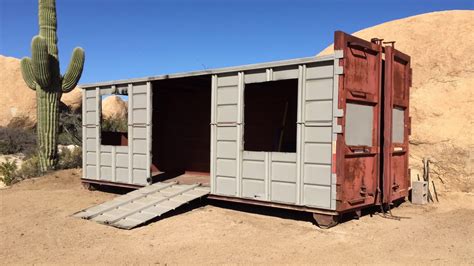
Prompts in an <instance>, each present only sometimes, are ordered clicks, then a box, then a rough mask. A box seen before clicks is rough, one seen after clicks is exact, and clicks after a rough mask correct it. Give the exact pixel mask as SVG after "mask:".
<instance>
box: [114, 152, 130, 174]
mask: <svg viewBox="0 0 474 266" xmlns="http://www.w3.org/2000/svg"><path fill="white" fill-rule="evenodd" d="M115 157H116V159H115V164H116V166H117V167H124V168H125V167H128V153H127V154H121V153H117V155H116V156H115ZM127 176H128V173H127Z"/></svg>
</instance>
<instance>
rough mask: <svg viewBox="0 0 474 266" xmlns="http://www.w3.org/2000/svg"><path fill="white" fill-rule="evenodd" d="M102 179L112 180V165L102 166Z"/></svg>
mask: <svg viewBox="0 0 474 266" xmlns="http://www.w3.org/2000/svg"><path fill="white" fill-rule="evenodd" d="M100 180H107V181H112V167H110V166H101V167H100Z"/></svg>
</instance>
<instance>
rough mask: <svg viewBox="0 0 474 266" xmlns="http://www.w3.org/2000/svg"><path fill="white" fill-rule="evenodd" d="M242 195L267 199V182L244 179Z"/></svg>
mask: <svg viewBox="0 0 474 266" xmlns="http://www.w3.org/2000/svg"><path fill="white" fill-rule="evenodd" d="M242 197H244V198H252V199H260V200H262V199H265V182H263V181H260V180H249V179H243V180H242Z"/></svg>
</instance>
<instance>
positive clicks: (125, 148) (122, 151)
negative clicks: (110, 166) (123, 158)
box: [115, 146, 128, 154]
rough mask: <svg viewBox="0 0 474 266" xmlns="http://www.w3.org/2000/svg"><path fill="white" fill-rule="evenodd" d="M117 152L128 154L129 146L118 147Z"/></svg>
mask: <svg viewBox="0 0 474 266" xmlns="http://www.w3.org/2000/svg"><path fill="white" fill-rule="evenodd" d="M115 150H116V152H117V153H124V154H128V146H116V147H115Z"/></svg>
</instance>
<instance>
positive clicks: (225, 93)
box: [217, 86, 238, 104]
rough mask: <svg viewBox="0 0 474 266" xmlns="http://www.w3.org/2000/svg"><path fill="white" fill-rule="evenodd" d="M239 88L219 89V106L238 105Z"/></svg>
mask: <svg viewBox="0 0 474 266" xmlns="http://www.w3.org/2000/svg"><path fill="white" fill-rule="evenodd" d="M237 94H238V90H237V86H232V87H223V88H218V89H217V104H237V96H238V95H237Z"/></svg>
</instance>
